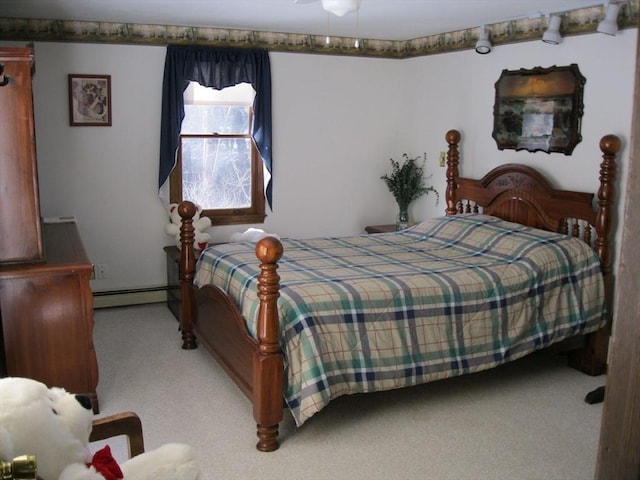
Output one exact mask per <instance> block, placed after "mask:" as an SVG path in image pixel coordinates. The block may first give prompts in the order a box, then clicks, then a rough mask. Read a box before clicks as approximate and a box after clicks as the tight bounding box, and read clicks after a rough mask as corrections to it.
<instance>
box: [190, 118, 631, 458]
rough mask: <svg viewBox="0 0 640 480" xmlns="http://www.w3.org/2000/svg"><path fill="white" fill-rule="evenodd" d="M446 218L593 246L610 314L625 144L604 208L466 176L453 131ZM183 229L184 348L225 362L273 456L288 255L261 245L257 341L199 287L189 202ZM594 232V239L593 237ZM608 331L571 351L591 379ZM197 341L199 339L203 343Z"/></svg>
mask: <svg viewBox="0 0 640 480" xmlns="http://www.w3.org/2000/svg"><path fill="white" fill-rule="evenodd" d="M445 138H446V141H447V143H448V153H447V172H446V179H447V187H446V203H447V208H446V214H447V215H457V214H460V213H467V212H482V213H486V214H488V215H495V216H498V217H501V218H503V219H505V220H508V221H513V222H517V223H521V224H525V225H530V226H535V227H537V228H542V229H546V230H551V231H557V232H562V233H565V234H568V233H569V232H570V233H571V234H572V235H574V236H576V237H579V238H582V239H583V240H584V241H586V242H587V243H589V244H590V245H591V246H592V247H593V248H594V249H595V250H596V252H597V254H598V256H599V258H600V262H601V265H602V271H603V274H604V276H605V288H606V295H607V302H608V307H609V310H608V311H609V312H611V305H612V298H613V279H612V272H611V256H612V254H611V251H612V246H611V223H612V220H611V218H612V211H613V201H614V196H615V189H614V182H615V171H616V166H615V157H616V154H617V152H618V150H619V149H620V140H619V139H618V137H616V136H615V135H606V136H604V137H603V138H602V140H601V141H600V149H601V151H602V153H603V160H602V163H601V165H600V177H599V178H600V188H599V190H598V197H597V198H598V202H597V207H596V208H594V207H593V197H594V196H593V194H588V193H580V192H569V191H564V190H556V189H555V188H553V186H552V185H551V184H550V183H549V182H548V181H547V180H546V179H545V178H544V177H543V176H542V175H540V174H539V173H538V172H537V171H535V170H534V169H532V168H530V167H526V166H523V165H516V164H507V165H502V166H499V167H496V168H495V169H493V170H492V171H491V172H489V173H488V174H487V175H485V176H484V177H483V178H482V179H480V180H473V179H469V178H463V177H460V176H459V171H458V164H459V159H460V156H459V152H458V145H459V143H460V133H459V132H458V131H457V130H450V131H449V132H447V134H446V136H445ZM178 212H179V214H180V216H181V218H182V225H181V227H180V238H181V255H180V282H181V293H182V304H181V309H182V310H181V314H182V315H181V317H182V318H181V325H180V329H181V335H182V348H184V349H193V348H196V347H197V344H198V342H199V343H201V344H202V345H203V346H204V347H205V348H206V349H207V350H208V351H209V352H210V353H211V354H212V355H213V356H214V358H216V359H217V360H218V362H219V363H220V364H221V365H222V367H223V368H224V369H225V370H226V372H227V373H228V374H229V376H230V377H231V378H232V379H233V380H234V381H235V382H236V384H237V385H238V386H239V387H240V388H241V390H242V391H243V392H244V393H245V394H246V395H247V397H249V399H250V400H251V401H252V402H253V415H254V418H255V420H256V424H257V436H258V443H257V445H256V448H257V449H258V450H261V451H265V452H269V451H273V450H276V449H277V448H278V446H279V445H278V425H279V423H280V422H281V421H282V418H283V387H284V369H283V357H282V352H281V349H280V325H279V320H278V312H277V299H278V297H279V280H280V278H279V276H278V274H277V268H278V264H277V262H278V261H279V260H280V258H281V257H282V255H283V247H282V244H281V243H280V241H279V240H278V239H276V238H273V237H266V238H263V239H262V240H260V241H259V242H258V243H257V244H256V247H255V251H256V256H257V258H258V260H259V261H260V266H259V268H260V272H259V274H258V297H259V298H260V307H259V313H258V323H257V339H254V338H252V337H251V336H250V335H249V334H248V333H247V329H246V325H245V322H244V319H243V318H242V316H241V315H240V312H239V311H238V309H237V307H236V306H235V305H234V304H233V303H232V302H231V301H230V300H229V298H228V297H227V296H226V294H225V293H224V292H222V291H221V290H220V289H219V288H218V287H215V286H212V285H205V286H202V287H200V288H198V287H196V286H194V285H193V279H194V275H195V263H196V254H195V252H194V248H193V244H194V239H195V232H194V227H193V216H194V215H195V213H196V207H195V205H194V204H193V203H191V202H188V201H184V202H181V203H180V204H179V206H178ZM592 229H595V238H594V237H593V235H592ZM610 317H611V315H610V314H609V322H608V323H607V326H606V327H605V328H603V329H602V330H600V331H598V332H596V333H593V334H590V335H588V336H587V338H586V342H585V346H584V347H583V348H581V349H580V350H578V351H576V352H575V353H572V354H571V355H570V357H569V363H570V364H571V365H572V366H573V367H575V368H578V369H579V370H581V371H584V372H585V373H588V374H591V375H597V374H601V373H603V372H604V371H605V369H606V361H607V348H608V339H609V332H610V327H611V325H610V323H611V319H610ZM196 339H197V341H196Z"/></svg>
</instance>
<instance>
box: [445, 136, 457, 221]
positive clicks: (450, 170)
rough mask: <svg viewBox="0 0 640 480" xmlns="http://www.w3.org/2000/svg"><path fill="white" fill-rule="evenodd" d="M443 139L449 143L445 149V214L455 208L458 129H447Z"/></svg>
mask: <svg viewBox="0 0 640 480" xmlns="http://www.w3.org/2000/svg"><path fill="white" fill-rule="evenodd" d="M445 139H446V140H447V143H448V144H449V150H448V151H447V190H446V193H445V198H446V201H447V210H446V214H447V215H455V214H456V213H457V211H458V210H457V208H456V189H457V188H458V163H459V160H460V155H459V153H458V144H459V143H460V132H459V131H458V130H449V131H448V132H447V134H446V135H445Z"/></svg>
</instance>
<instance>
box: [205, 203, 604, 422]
mask: <svg viewBox="0 0 640 480" xmlns="http://www.w3.org/2000/svg"><path fill="white" fill-rule="evenodd" d="M282 243H283V245H284V256H283V258H282V260H281V262H280V264H279V265H280V267H279V269H278V274H279V275H280V278H281V280H280V284H281V296H280V298H279V300H278V310H279V315H280V325H281V338H282V340H281V343H282V348H283V352H284V357H285V369H286V372H285V400H286V403H287V405H288V406H289V408H290V410H291V412H292V414H293V417H294V419H295V421H296V424H297V425H301V424H302V423H303V422H304V421H305V420H307V419H308V418H310V417H311V416H312V415H313V414H315V413H316V412H318V411H320V410H321V409H322V408H323V407H324V406H326V405H327V404H328V403H329V401H330V400H331V399H333V398H336V397H338V396H340V395H345V394H352V393H357V392H371V391H376V390H387V389H393V388H399V387H404V386H408V385H415V384H419V383H424V382H429V381H433V380H436V379H441V378H445V377H452V376H455V375H461V374H465V373H470V372H475V371H480V370H484V369H488V368H491V367H494V366H496V365H499V364H502V363H504V362H507V361H510V360H513V359H516V358H519V357H522V356H524V355H526V354H528V353H530V352H532V351H534V350H537V349H540V348H542V347H545V346H547V345H550V344H552V343H554V342H556V341H560V340H562V339H565V338H567V337H570V336H573V335H576V334H580V333H587V332H590V331H594V330H596V329H598V328H599V327H601V326H602V325H603V324H604V321H605V318H604V308H605V307H604V304H605V300H604V286H603V280H602V275H601V272H600V264H599V261H598V258H597V256H596V255H595V253H594V252H593V251H592V250H591V248H589V246H588V245H586V244H584V243H583V242H582V241H580V240H578V239H575V238H571V237H567V236H563V235H559V234H555V233H550V232H545V231H542V230H537V229H533V228H527V227H523V226H521V225H517V224H514V223H509V222H505V221H502V220H500V219H498V218H495V217H490V216H486V215H459V216H455V217H442V218H437V219H432V220H428V221H425V222H423V223H421V224H419V225H416V226H414V227H412V228H410V229H408V230H405V231H403V232H396V233H389V234H378V235H363V236H356V237H342V238H317V239H309V240H291V239H285V240H283V241H282ZM257 274H258V261H257V259H256V257H255V254H254V245H253V244H251V243H231V244H225V245H219V246H216V247H212V248H210V249H208V250H206V251H205V252H204V254H203V255H202V256H201V258H200V260H199V262H198V270H197V273H196V276H195V283H196V284H197V285H203V284H207V283H214V284H216V285H218V286H220V287H221V288H222V289H224V290H226V291H227V292H229V295H230V296H231V298H233V300H234V301H235V302H236V303H237V305H238V307H239V309H240V311H241V313H242V315H243V317H244V318H245V319H247V327H248V330H249V332H250V333H251V334H252V335H254V336H255V331H256V325H255V319H256V318H257V310H258V300H257V294H256V292H257V289H256V277H257Z"/></svg>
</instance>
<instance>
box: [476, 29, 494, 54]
mask: <svg viewBox="0 0 640 480" xmlns="http://www.w3.org/2000/svg"><path fill="white" fill-rule="evenodd" d="M490 51H491V42H490V41H489V32H488V30H487V29H486V28H485V26H484V25H483V26H482V28H481V29H480V35H478V41H477V42H476V52H478V53H479V54H480V55H486V54H487V53H489V52H490Z"/></svg>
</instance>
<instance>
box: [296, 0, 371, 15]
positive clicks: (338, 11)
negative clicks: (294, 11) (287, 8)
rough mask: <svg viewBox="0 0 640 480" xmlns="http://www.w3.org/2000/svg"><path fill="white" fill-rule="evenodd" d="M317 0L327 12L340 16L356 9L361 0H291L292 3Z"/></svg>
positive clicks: (315, 0) (314, 0)
mask: <svg viewBox="0 0 640 480" xmlns="http://www.w3.org/2000/svg"><path fill="white" fill-rule="evenodd" d="M318 1H321V2H322V8H324V9H325V10H326V11H327V12H329V13H333V14H334V15H337V16H338V17H342V16H344V15H346V14H348V13H351V12H355V11H357V10H358V9H359V8H360V1H361V0H293V3H314V2H318Z"/></svg>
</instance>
